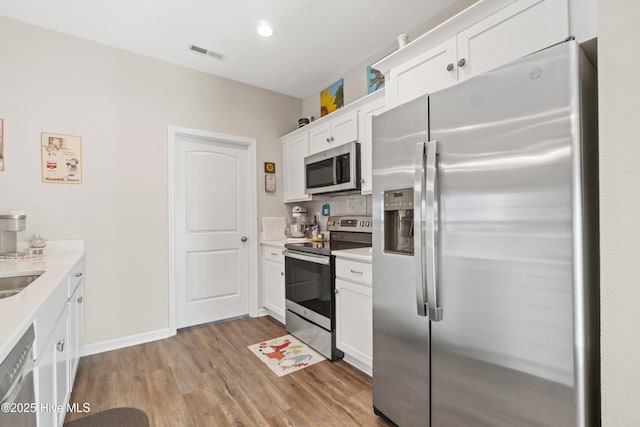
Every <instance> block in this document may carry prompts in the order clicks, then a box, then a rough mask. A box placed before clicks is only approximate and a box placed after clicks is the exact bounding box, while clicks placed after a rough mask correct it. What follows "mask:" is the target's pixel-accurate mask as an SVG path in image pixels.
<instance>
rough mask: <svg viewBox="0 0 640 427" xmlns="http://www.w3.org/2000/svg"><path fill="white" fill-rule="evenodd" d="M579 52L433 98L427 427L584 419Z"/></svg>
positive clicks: (507, 70) (515, 67)
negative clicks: (578, 262)
mask: <svg viewBox="0 0 640 427" xmlns="http://www.w3.org/2000/svg"><path fill="white" fill-rule="evenodd" d="M578 49H579V48H578V47H577V45H576V44H575V43H564V44H562V45H559V46H555V47H553V48H550V49H547V50H545V51H542V52H539V53H537V54H534V55H531V56H529V57H526V58H524V59H523V60H520V61H518V62H516V63H514V64H512V65H509V66H505V67H502V68H500V69H498V70H495V71H493V72H490V73H487V74H484V75H481V76H478V77H476V78H473V79H471V80H468V81H466V82H464V83H461V84H459V85H457V86H454V87H452V88H449V89H446V90H443V91H441V92H437V93H434V94H432V95H431V96H430V104H429V106H430V108H429V111H430V118H429V119H430V125H431V129H430V133H431V135H430V137H431V139H432V140H435V141H437V147H438V151H437V158H436V163H437V178H438V180H437V181H438V183H437V186H438V188H437V189H436V192H437V200H438V217H439V218H438V227H437V237H436V238H437V242H438V259H437V273H438V274H437V278H436V280H437V285H436V288H437V291H438V304H439V307H440V308H441V310H442V311H441V320H440V321H433V322H432V323H431V391H432V400H431V411H432V412H431V416H432V418H431V420H432V423H431V425H432V426H433V427H440V426H459V425H469V426H476V427H477V426H505V427H507V426H508V427H512V426H524V425H526V426H573V425H583V422H584V419H582V418H581V417H582V416H581V415H579V414H580V411H581V409H580V406H581V405H582V403H581V400H582V399H583V395H584V390H583V389H582V386H583V384H580V379H579V378H580V372H579V368H580V367H579V366H578V365H579V364H580V363H581V362H580V360H583V359H582V355H581V354H579V352H581V351H583V350H584V349H580V348H578V347H579V344H580V339H579V338H576V337H577V336H578V335H579V333H580V331H579V329H580V328H581V327H582V326H581V325H577V324H576V322H574V310H579V308H577V307H575V306H574V297H575V295H576V293H578V294H579V293H580V292H583V289H582V283H580V282H579V278H577V277H575V275H574V271H575V270H574V251H575V248H574V242H575V241H576V240H575V239H574V237H575V233H576V230H577V229H578V228H579V221H580V218H579V213H577V212H574V206H575V204H574V201H575V200H574V199H575V198H576V197H580V195H579V194H576V193H579V192H580V191H579V189H580V183H579V180H580V173H579V171H577V170H576V164H577V163H576V156H579V154H580V144H579V137H580V135H579V126H578V124H579V120H580V118H579V109H577V108H576V105H577V104H578V96H579V94H578V91H577V88H578V80H577V79H578V75H577V66H576V64H577V62H576V61H577V52H578ZM576 189H578V191H576ZM596 209H597V208H596ZM578 240H579V239H578ZM428 298H431V296H430V295H428Z"/></svg>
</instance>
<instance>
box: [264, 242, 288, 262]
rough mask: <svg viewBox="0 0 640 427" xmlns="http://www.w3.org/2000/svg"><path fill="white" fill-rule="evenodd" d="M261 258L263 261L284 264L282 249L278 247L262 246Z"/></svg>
mask: <svg viewBox="0 0 640 427" xmlns="http://www.w3.org/2000/svg"><path fill="white" fill-rule="evenodd" d="M262 259H263V260H265V261H273V262H278V263H280V264H284V255H282V249H280V248H271V247H266V246H265V247H263V248H262Z"/></svg>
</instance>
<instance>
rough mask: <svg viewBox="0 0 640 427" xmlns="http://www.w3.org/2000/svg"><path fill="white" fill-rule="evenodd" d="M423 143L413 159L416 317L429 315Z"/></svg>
mask: <svg viewBox="0 0 640 427" xmlns="http://www.w3.org/2000/svg"><path fill="white" fill-rule="evenodd" d="M425 148H426V147H425V143H424V142H419V143H417V144H416V158H415V162H416V163H415V175H414V177H415V183H414V186H413V227H414V233H413V248H414V250H413V257H414V259H415V269H416V284H415V285H416V304H417V308H418V316H423V317H426V316H428V315H429V307H428V304H427V300H426V298H425V295H426V292H425V271H426V265H425V259H424V253H425V235H424V230H425V223H426V217H425V215H424V205H423V203H422V202H423V200H424V182H425V171H424V170H425V162H424V154H425Z"/></svg>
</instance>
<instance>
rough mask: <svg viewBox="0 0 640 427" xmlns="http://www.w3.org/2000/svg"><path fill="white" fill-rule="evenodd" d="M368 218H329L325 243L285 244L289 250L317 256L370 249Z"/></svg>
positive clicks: (370, 224) (369, 218)
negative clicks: (356, 249)
mask: <svg viewBox="0 0 640 427" xmlns="http://www.w3.org/2000/svg"><path fill="white" fill-rule="evenodd" d="M371 226H372V221H371V217H370V216H331V217H329V220H328V221H327V231H329V232H330V237H329V240H328V241H326V242H304V243H287V244H285V245H284V247H285V248H287V249H289V250H295V251H299V252H308V253H313V254H317V255H327V256H329V255H331V251H339V250H344V249H354V248H369V247H371Z"/></svg>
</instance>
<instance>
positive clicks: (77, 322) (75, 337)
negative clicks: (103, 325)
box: [69, 281, 84, 388]
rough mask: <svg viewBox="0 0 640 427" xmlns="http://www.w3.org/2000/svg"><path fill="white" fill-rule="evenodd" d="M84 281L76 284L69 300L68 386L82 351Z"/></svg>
mask: <svg viewBox="0 0 640 427" xmlns="http://www.w3.org/2000/svg"><path fill="white" fill-rule="evenodd" d="M83 319H84V281H81V282H80V284H78V285H77V287H76V289H75V292H74V293H73V295H72V296H71V298H70V300H69V387H70V388H72V387H73V382H74V380H75V377H76V371H77V370H78V362H79V360H80V353H81V351H82V341H83V335H84V323H83Z"/></svg>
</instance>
